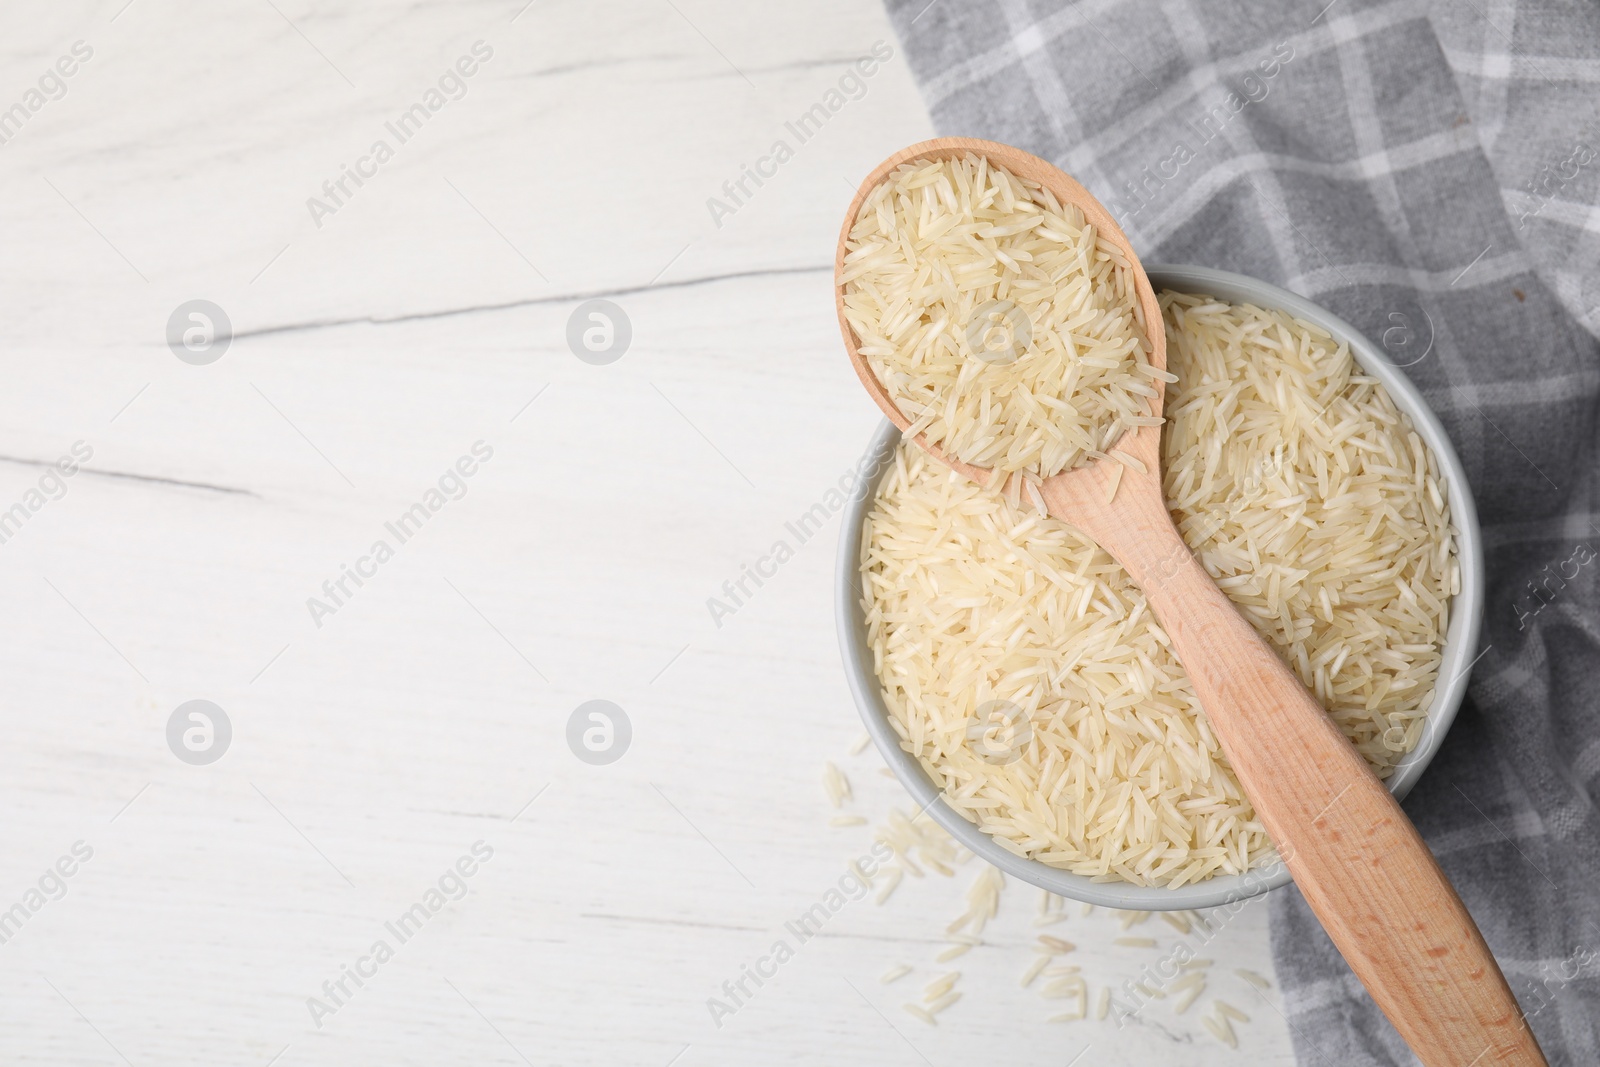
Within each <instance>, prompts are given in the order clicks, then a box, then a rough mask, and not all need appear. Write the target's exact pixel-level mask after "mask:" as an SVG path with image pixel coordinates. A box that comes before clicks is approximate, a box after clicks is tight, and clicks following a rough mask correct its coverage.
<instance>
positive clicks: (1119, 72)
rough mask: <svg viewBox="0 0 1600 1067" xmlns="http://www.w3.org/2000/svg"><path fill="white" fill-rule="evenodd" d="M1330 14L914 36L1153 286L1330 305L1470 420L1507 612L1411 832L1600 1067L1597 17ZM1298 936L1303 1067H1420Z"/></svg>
mask: <svg viewBox="0 0 1600 1067" xmlns="http://www.w3.org/2000/svg"><path fill="white" fill-rule="evenodd" d="M1325 2H1326V0H1295V2H1292V3H1288V4H1274V3H1259V2H1245V0H1169V2H1164V3H1155V2H1134V3H1112V2H1107V0H1082V2H1078V3H1057V2H1047V3H1046V2H1041V3H1026V2H1022V0H933V2H932V3H930V2H929V0H887V6H888V9H889V12H890V16H891V18H892V20H893V22H894V23H895V26H896V29H897V31H898V33H899V35H900V38H901V42H902V44H903V46H904V49H905V51H906V53H907V55H908V58H909V61H910V63H911V65H912V69H913V71H914V72H915V74H916V76H917V78H918V80H919V82H920V84H921V87H922V91H923V94H924V96H925V98H926V100H927V103H928V105H929V108H930V110H931V111H932V114H933V117H934V120H935V122H936V124H937V126H938V128H939V130H940V132H942V133H945V134H965V135H970V136H975V137H985V138H989V139H992V140H998V141H1005V142H1008V143H1011V144H1015V145H1017V146H1019V147H1022V148H1026V149H1028V150H1030V151H1032V152H1034V153H1036V154H1038V155H1040V156H1043V157H1045V158H1047V159H1050V160H1053V161H1054V162H1056V163H1057V164H1059V165H1060V166H1061V167H1063V168H1064V169H1065V170H1067V171H1069V172H1071V173H1072V174H1074V175H1076V176H1077V177H1078V178H1079V179H1080V180H1081V181H1083V182H1084V184H1086V185H1087V186H1088V187H1089V189H1090V190H1092V191H1093V192H1094V193H1095V194H1096V195H1097V196H1098V197H1099V198H1100V199H1101V200H1102V201H1103V202H1104V203H1105V204H1107V205H1108V206H1109V207H1111V209H1112V210H1113V211H1114V212H1115V213H1116V214H1117V215H1118V216H1119V217H1120V218H1121V220H1122V224H1123V226H1124V228H1125V229H1126V230H1127V232H1128V235H1129V236H1130V237H1131V238H1132V239H1133V243H1134V246H1135V247H1136V248H1137V249H1138V250H1139V252H1140V254H1141V255H1142V256H1143V257H1144V258H1146V259H1147V260H1149V261H1151V262H1161V263H1197V264H1204V265H1207V266H1213V267H1221V268H1224V269H1227V270H1233V271H1238V272H1240V273H1243V274H1250V275H1254V276H1256V277H1258V278H1264V279H1267V280H1269V281H1272V282H1276V283H1278V284H1280V285H1283V286H1285V287H1287V288H1289V289H1293V290H1294V291H1296V292H1299V293H1302V294H1304V295H1306V296H1307V297H1310V298H1311V299H1313V300H1315V301H1317V302H1318V303H1319V304H1322V305H1323V306H1324V307H1327V308H1328V309H1330V310H1331V311H1333V312H1334V313H1335V314H1337V315H1340V316H1342V317H1343V318H1345V319H1346V320H1348V321H1349V322H1352V323H1354V324H1355V325H1357V326H1358V327H1359V328H1360V329H1362V330H1363V331H1364V332H1365V333H1366V334H1367V335H1368V336H1369V337H1371V338H1372V339H1373V340H1374V341H1377V342H1379V343H1381V344H1382V346H1383V347H1384V349H1385V350H1386V351H1387V352H1388V353H1389V354H1390V355H1391V356H1392V358H1393V359H1394V361H1395V362H1396V363H1397V364H1399V365H1402V366H1404V367H1405V368H1406V372H1407V373H1408V374H1410V375H1411V376H1412V378H1413V380H1414V381H1416V383H1417V384H1418V385H1419V386H1420V387H1421V389H1422V391H1423V393H1424V395H1425V396H1426V397H1427V399H1428V402H1429V403H1430V404H1431V405H1432V407H1433V409H1434V410H1435V411H1436V412H1438V414H1439V416H1440V418H1441V419H1442V420H1443V421H1444V424H1445V426H1446V427H1447V428H1448V430H1449V431H1450V435H1451V437H1452V439H1453V440H1454V441H1455V444H1456V448H1457V449H1458V450H1459V451H1460V453H1461V457H1462V460H1463V461H1464V463H1465V464H1466V467H1467V470H1468V472H1469V475H1470V477H1471V480H1472V484H1473V489H1474V491H1475V493H1476V497H1477V503H1478V508H1479V511H1480V513H1481V517H1482V521H1483V526H1484V533H1485V538H1486V542H1487V552H1488V564H1489V590H1488V609H1487V617H1486V619H1485V630H1484V636H1483V638H1482V646H1481V647H1482V655H1481V658H1480V660H1479V661H1478V663H1477V666H1476V668H1475V669H1474V675H1473V681H1472V685H1471V694H1470V697H1469V699H1468V702H1467V705H1466V706H1465V707H1464V708H1463V710H1462V713H1461V716H1460V718H1459V719H1458V720H1457V721H1456V724H1455V727H1454V729H1453V730H1452V731H1451V734H1450V736H1449V738H1448V739H1447V741H1446V743H1445V745H1444V747H1443V750H1442V751H1441V752H1440V754H1439V756H1438V758H1437V760H1436V761H1435V763H1434V764H1433V766H1432V768H1431V769H1430V770H1429V771H1428V773H1427V774H1426V775H1425V776H1424V778H1423V780H1422V782H1421V783H1420V784H1419V785H1418V786H1417V788H1416V791H1415V792H1414V793H1413V794H1412V795H1411V797H1410V798H1409V799H1408V800H1407V802H1406V808H1407V810H1408V811H1409V812H1410V814H1411V816H1412V818H1413V819H1415V820H1416V822H1417V825H1418V826H1419V827H1420V828H1421V829H1422V832H1423V834H1424V835H1425V836H1426V837H1427V839H1428V842H1429V844H1430V845H1431V846H1432V848H1433V850H1434V852H1435V854H1436V855H1437V856H1438V857H1439V860H1440V862H1441V863H1442V864H1443V865H1444V867H1445V869H1446V871H1447V872H1448V873H1449V875H1450V877H1451V878H1452V879H1453V880H1454V881H1455V884H1456V886H1457V887H1458V888H1459V889H1460V891H1461V894H1462V896H1463V898H1464V899H1465V900H1466V903H1467V906H1468V907H1469V908H1470V909H1471V911H1472V914H1473V916H1474V917H1475V918H1476V919H1477V921H1478V923H1479V925H1480V926H1481V927H1482V929H1483V932H1484V936H1485V937H1486V938H1487V939H1488V942H1489V945H1490V946H1491V947H1492V948H1493V950H1494V952H1495V955H1496V956H1497V957H1498V958H1499V960H1500V963H1501V966H1502V967H1503V968H1504V970H1505V972H1506V976H1507V978H1508V979H1509V980H1510V982H1511V985H1512V988H1513V989H1514V990H1515V991H1516V994H1517V996H1518V998H1519V1000H1520V1001H1521V1003H1522V1006H1523V1010H1524V1011H1525V1012H1526V1013H1527V1015H1528V1017H1529V1019H1530V1022H1531V1025H1532V1026H1533V1028H1534V1031H1535V1033H1536V1034H1537V1035H1538V1037H1539V1040H1540V1042H1541V1043H1542V1044H1543V1046H1544V1048H1545V1049H1546V1051H1547V1054H1548V1055H1549V1058H1550V1062H1551V1063H1552V1064H1561V1065H1571V1067H1592V1065H1594V1064H1600V836H1597V831H1600V823H1597V820H1596V815H1595V806H1594V802H1593V799H1592V796H1591V790H1592V787H1593V783H1594V781H1595V778H1596V776H1597V775H1600V583H1597V580H1596V576H1597V574H1600V556H1597V551H1600V516H1597V515H1596V514H1595V506H1596V504H1595V501H1596V488H1597V487H1600V475H1597V469H1596V459H1597V440H1596V437H1597V434H1596V430H1597V420H1596V405H1597V401H1600V343H1597V340H1596V334H1597V333H1600V266H1597V264H1600V6H1596V5H1595V4H1594V3H1592V2H1591V3H1577V2H1573V3H1560V2H1557V0H1522V2H1521V3H1518V2H1517V0H1436V2H1432V3H1428V2H1423V0H1400V2H1369V0H1333V2H1332V3H1328V4H1327V6H1326V7H1324V6H1323V4H1324V3H1325ZM1271 907H1272V919H1273V936H1274V947H1275V954H1276V960H1277V967H1278V974H1279V977H1280V980H1281V982H1282V984H1283V994H1284V1005H1285V1011H1286V1012H1287V1015H1288V1021H1289V1024H1290V1027H1291V1029H1292V1032H1293V1035H1294V1042H1295V1049H1296V1053H1297V1055H1298V1057H1299V1058H1300V1060H1301V1062H1302V1063H1305V1064H1323V1065H1328V1067H1361V1065H1368V1064H1371V1065H1392V1064H1407V1063H1412V1062H1414V1060H1413V1058H1412V1056H1411V1054H1410V1053H1409V1051H1407V1050H1406V1048H1405V1046H1404V1045H1403V1044H1402V1042H1401V1041H1400V1039H1399V1037H1398V1036H1397V1035H1396V1034H1395V1032H1394V1030H1393V1029H1392V1028H1391V1027H1390V1026H1389V1024H1388V1022H1387V1021H1386V1020H1385V1019H1384V1018H1383V1017H1382V1016H1381V1014H1380V1013H1379V1012H1378V1011H1377V1009H1376V1008H1375V1007H1374V1005H1373V1004H1372V1001H1371V1000H1370V999H1368V997H1367V996H1366V994H1365V992H1364V991H1363V990H1362V989H1361V987H1360V985H1359V984H1358V983H1357V982H1356V981H1355V979H1354V977H1353V976H1352V975H1351V973H1350V971H1349V969H1348V968H1347V967H1346V966H1345V965H1344V962H1343V960H1341V959H1340V957H1339V955H1338V953H1337V952H1336V951H1335V950H1334V948H1333V945H1332V943H1331V942H1330V941H1329V940H1328V938H1327V936H1326V935H1325V934H1324V933H1323V932H1322V930H1321V928H1320V927H1319V926H1318V924H1317V922H1316V920H1315V919H1314V918H1313V917H1312V916H1311V914H1310V912H1309V911H1308V910H1307V909H1306V906H1305V903H1304V901H1303V900H1302V899H1301V897H1300V896H1299V894H1298V893H1297V892H1295V891H1294V890H1292V889H1287V890H1284V891H1282V892H1280V893H1277V894H1275V895H1274V899H1273V901H1272V904H1271ZM1485 1062H1486V1063H1487V1062H1488V1061H1487V1060H1486V1061H1485ZM1462 1067H1466V1065H1462Z"/></svg>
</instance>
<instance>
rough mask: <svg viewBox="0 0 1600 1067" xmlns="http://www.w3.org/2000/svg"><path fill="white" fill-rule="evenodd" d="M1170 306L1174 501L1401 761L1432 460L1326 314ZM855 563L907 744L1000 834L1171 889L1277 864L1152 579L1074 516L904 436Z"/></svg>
mask: <svg viewBox="0 0 1600 1067" xmlns="http://www.w3.org/2000/svg"><path fill="white" fill-rule="evenodd" d="M1161 303H1162V306H1163V309H1164V312H1165V317H1166V328H1167V337H1168V354H1169V369H1170V370H1171V371H1172V372H1173V373H1174V374H1175V375H1176V377H1177V379H1178V380H1177V381H1176V382H1175V383H1173V384H1172V385H1171V386H1170V387H1169V393H1168V401H1169V402H1168V406H1167V411H1168V415H1169V418H1168V422H1167V427H1166V431H1165V434H1164V437H1163V456H1164V471H1163V479H1164V489H1165V492H1166V497H1167V501H1168V507H1169V509H1170V510H1171V512H1172V515H1173V518H1174V520H1175V521H1176V522H1177V523H1178V526H1179V529H1180V530H1181V531H1182V533H1183V535H1184V537H1185V539H1186V540H1187V541H1188V542H1189V544H1190V546H1191V547H1192V548H1194V549H1195V550H1196V554H1197V555H1198V557H1199V559H1200V561H1201V563H1202V565H1203V566H1205V568H1206V569H1207V571H1208V572H1209V573H1210V574H1211V575H1212V576H1213V577H1214V578H1215V579H1216V580H1217V581H1218V584H1219V585H1220V586H1222V588H1223V589H1224V590H1225V591H1226V592H1227V594H1228V595H1229V597H1230V598H1231V599H1232V600H1233V601H1234V603H1235V604H1237V605H1238V606H1239V607H1240V609H1241V610H1242V612H1243V614H1244V615H1245V617H1246V618H1248V619H1249V620H1250V621H1251V623H1252V624H1253V625H1254V626H1255V627H1256V628H1257V630H1258V631H1260V632H1261V633H1262V634H1263V635H1264V636H1265V637H1266V638H1267V640H1268V641H1269V642H1270V643H1271V644H1272V645H1273V646H1274V647H1275V648H1276V649H1277V650H1278V651H1279V653H1280V654H1281V655H1282V656H1283V657H1284V659H1285V660H1286V661H1287V662H1288V663H1289V665H1290V667H1291V668H1292V669H1293V670H1294V671H1295V672H1296V673H1297V674H1298V676H1299V677H1300V679H1301V680H1302V681H1303V682H1304V683H1305V684H1306V685H1307V687H1308V688H1309V689H1310V690H1311V691H1312V692H1313V693H1314V694H1315V695H1316V696H1317V697H1318V699H1319V700H1320V701H1321V702H1322V703H1323V705H1324V706H1325V707H1326V708H1327V709H1328V712H1329V714H1330V716H1331V717H1332V718H1333V720H1334V721H1335V722H1336V723H1337V724H1338V726H1339V727H1340V729H1341V730H1343V731H1344V733H1345V734H1346V736H1348V737H1349V738H1350V739H1351V741H1352V742H1353V743H1354V744H1355V745H1356V747H1357V749H1358V750H1359V751H1360V752H1361V754H1362V755H1363V756H1364V757H1365V758H1366V759H1367V761H1368V762H1369V763H1370V764H1371V765H1372V767H1373V769H1374V771H1376V772H1377V774H1378V775H1379V776H1380V777H1387V776H1388V775H1389V774H1390V773H1391V772H1392V770H1393V768H1394V765H1395V763H1396V762H1398V761H1399V760H1400V759H1401V758H1402V757H1403V756H1404V755H1405V754H1406V753H1407V752H1409V751H1410V750H1411V749H1412V748H1413V747H1415V745H1416V744H1417V742H1418V740H1419V739H1420V737H1421V733H1422V729H1423V727H1424V725H1425V723H1426V721H1427V713H1428V710H1429V708H1430V706H1431V704H1432V701H1433V694H1434V685H1435V683H1436V681H1437V676H1438V668H1439V663H1440V648H1441V645H1442V641H1443V635H1444V633H1445V632H1446V630H1447V628H1448V624H1449V609H1450V598H1451V597H1452V596H1453V595H1454V594H1455V593H1456V592H1457V591H1458V590H1459V583H1460V578H1459V569H1458V565H1457V562H1456V559H1455V551H1454V532H1453V530H1452V528H1451V525H1450V515H1449V511H1448V507H1447V506H1443V507H1442V506H1440V505H1441V504H1447V501H1445V499H1444V496H1445V490H1446V488H1447V486H1446V484H1445V483H1444V482H1443V481H1442V476H1441V474H1440V472H1439V467H1438V464H1437V462H1436V461H1435V460H1434V458H1433V456H1432V455H1431V454H1430V453H1429V452H1428V450H1427V448H1426V447H1425V446H1424V444H1423V443H1422V441H1421V438H1420V437H1419V436H1418V435H1417V434H1416V432H1415V430H1414V429H1413V427H1412V425H1411V422H1410V419H1409V418H1408V417H1407V416H1406V415H1405V414H1403V413H1402V412H1400V411H1399V409H1398V408H1396V406H1395V404H1394V402H1393V400H1392V399H1391V398H1390V397H1389V395H1388V394H1387V392H1386V391H1385V390H1384V388H1383V386H1382V385H1381V383H1380V382H1379V381H1378V380H1377V379H1375V378H1372V377H1370V376H1368V375H1366V374H1364V373H1363V372H1362V370H1361V368H1360V367H1359V366H1357V365H1356V364H1355V362H1354V361H1353V359H1352V358H1351V356H1350V353H1349V351H1348V348H1347V347H1346V346H1344V345H1340V344H1336V343H1335V342H1334V341H1333V339H1332V338H1330V337H1329V336H1328V335H1326V334H1325V333H1323V332H1322V331H1321V330H1319V329H1318V328H1316V327H1314V326H1311V325H1310V324H1307V323H1304V322H1301V321H1298V320H1294V319H1291V318H1289V317H1288V316H1286V315H1283V314H1282V313H1278V312H1272V311H1263V310H1261V309H1258V308H1254V307H1250V306H1248V305H1240V306H1233V305H1229V304H1226V303H1222V302H1219V301H1215V300H1212V299H1210V298H1207V297H1200V296H1189V295H1184V294H1176V293H1166V294H1162V297H1161ZM1219 427H1223V428H1225V429H1223V430H1222V431H1220V432H1219V429H1218V428H1219ZM862 578H863V588H864V589H865V590H866V596H865V598H864V608H865V614H866V623H867V629H868V637H869V642H870V644H871V647H872V649H873V656H874V662H875V666H876V669H877V674H878V677H879V680H880V682H881V683H882V685H883V695H884V701H885V704H886V705H887V707H888V709H889V711H890V721H891V723H892V724H893V726H894V728H895V730H896V731H897V732H898V733H899V735H900V738H901V744H902V746H903V747H904V748H905V749H906V751H908V752H910V753H911V754H912V755H914V756H916V757H917V759H918V760H919V761H920V762H921V763H922V766H923V767H924V769H925V770H926V771H927V772H928V774H929V775H930V777H931V778H932V779H933V781H934V782H935V783H937V784H938V785H939V786H940V787H941V788H942V789H943V795H944V799H945V801H946V803H948V804H949V805H950V806H951V807H953V808H954V809H955V810H957V811H959V812H961V813H962V814H963V815H964V816H965V817H967V818H968V819H971V820H972V821H973V822H975V823H976V824H977V825H978V826H979V827H980V828H981V829H982V830H983V831H984V832H985V833H988V834H990V835H991V836H992V838H993V839H994V841H995V843H996V844H998V845H1000V846H1002V847H1004V848H1006V849H1007V850H1008V851H1011V852H1013V853H1015V854H1016V855H1019V856H1024V857H1029V858H1033V859H1036V860H1038V861H1040V862H1042V863H1045V864H1048V865H1050V866H1053V867H1057V868H1060V869H1064V870H1068V871H1071V872H1073V873H1076V874H1080V875H1085V876H1088V877H1091V878H1095V879H1099V880H1102V881H1114V880H1124V881H1128V882H1133V883H1136V884H1141V885H1165V886H1171V887H1176V886H1180V885H1184V884H1186V883H1189V882H1196V881H1202V880H1204V879H1207V878H1211V877H1215V876H1217V875H1224V874H1238V873H1241V872H1243V871H1245V870H1247V869H1249V868H1251V867H1254V866H1258V865H1261V864H1263V863H1267V862H1271V860H1272V859H1273V858H1275V853H1274V852H1273V850H1272V847H1271V844H1270V842H1269V841H1268V839H1267V836H1266V833H1265V830H1264V829H1263V828H1262V826H1261V824H1260V822H1259V821H1258V820H1257V819H1256V817H1255V813H1254V811H1253V809H1252V808H1251V806H1250V803H1249V801H1248V800H1247V799H1246V798H1245V796H1244V794H1243V792H1242V790H1241V789H1240V787H1239V784H1238V781H1237V779H1236V778H1235V777H1234V775H1233V771H1232V769H1231V768H1230V767H1229V766H1228V764H1227V761H1226V760H1225V759H1224V757H1223V755H1222V751H1221V748H1220V747H1219V745H1218V744H1217V741H1216V739H1215V737H1214V736H1213V735H1212V734H1211V732H1210V729H1209V728H1208V726H1207V724H1206V721H1205V718H1204V716H1203V715H1202V714H1201V712H1200V707H1199V703H1198V701H1197V699H1196V698H1195V696H1194V690H1193V688H1192V686H1191V685H1190V683H1189V680H1188V677H1187V676H1186V675H1185V674H1184V672H1183V669H1182V667H1181V665H1179V664H1178V662H1177V660H1176V658H1175V656H1174V655H1173V654H1172V652H1171V650H1170V648H1169V645H1168V641H1167V638H1166V635H1165V633H1164V632H1163V631H1162V630H1161V628H1160V627H1159V626H1158V625H1157V624H1156V623H1155V622H1154V620H1153V619H1152V617H1151V615H1150V612H1149V609H1148V607H1147V606H1146V603H1145V599H1144V596H1143V594H1142V593H1141V592H1140V591H1139V590H1138V589H1137V588H1136V587H1135V586H1134V585H1133V584H1132V582H1131V581H1130V580H1129V579H1128V577H1127V575H1126V574H1125V572H1123V570H1122V568H1121V567H1120V566H1118V565H1117V564H1116V563H1114V562H1113V561H1112V560H1111V559H1110V557H1109V556H1107V555H1106V554H1105V553H1104V552H1102V551H1101V550H1100V549H1099V548H1098V547H1096V546H1095V545H1093V544H1092V543H1091V542H1089V541H1087V540H1086V539H1084V538H1083V537H1082V536H1080V535H1079V534H1078V533H1077V532H1076V531H1074V530H1072V529H1071V528H1070V527H1068V526H1066V525H1065V524H1063V523H1060V522H1058V521H1057V520H1055V519H1052V518H1049V517H1047V516H1040V515H1038V514H1036V512H1035V511H1034V510H1033V509H1031V508H1028V509H1024V508H1022V507H1019V506H1017V504H1014V503H1012V502H1010V501H1009V500H1008V499H1007V494H1005V493H1001V492H999V491H998V490H995V489H986V488H984V487H981V486H978V485H977V484H975V483H973V482H971V481H969V480H967V479H964V478H962V477H960V476H958V475H955V474H952V473H951V472H949V471H948V470H946V469H945V468H944V467H943V466H942V465H940V464H938V463H937V462H936V461H934V460H932V459H931V458H930V457H928V456H926V455H925V454H924V453H923V452H922V450H921V449H919V448H917V447H915V446H914V445H912V444H910V443H908V442H902V443H901V445H900V448H899V450H898V453H897V454H896V456H895V459H894V467H893V469H891V470H890V471H889V472H888V473H887V474H886V476H885V477H884V479H883V481H882V483H881V484H880V486H879V489H878V494H877V498H876V500H875V502H874V506H873V508H872V510H871V512H870V514H869V516H868V518H867V520H866V527H865V536H864V538H863V548H862ZM996 709H999V711H997V710H996ZM997 722H999V723H1001V724H1002V725H1000V726H996V725H995V724H996V723H997ZM997 739H998V740H1000V741H1002V742H1003V744H1002V745H1001V746H1000V747H999V755H998V756H997V755H996V751H997V749H996V744H995V742H996V740H997Z"/></svg>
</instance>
